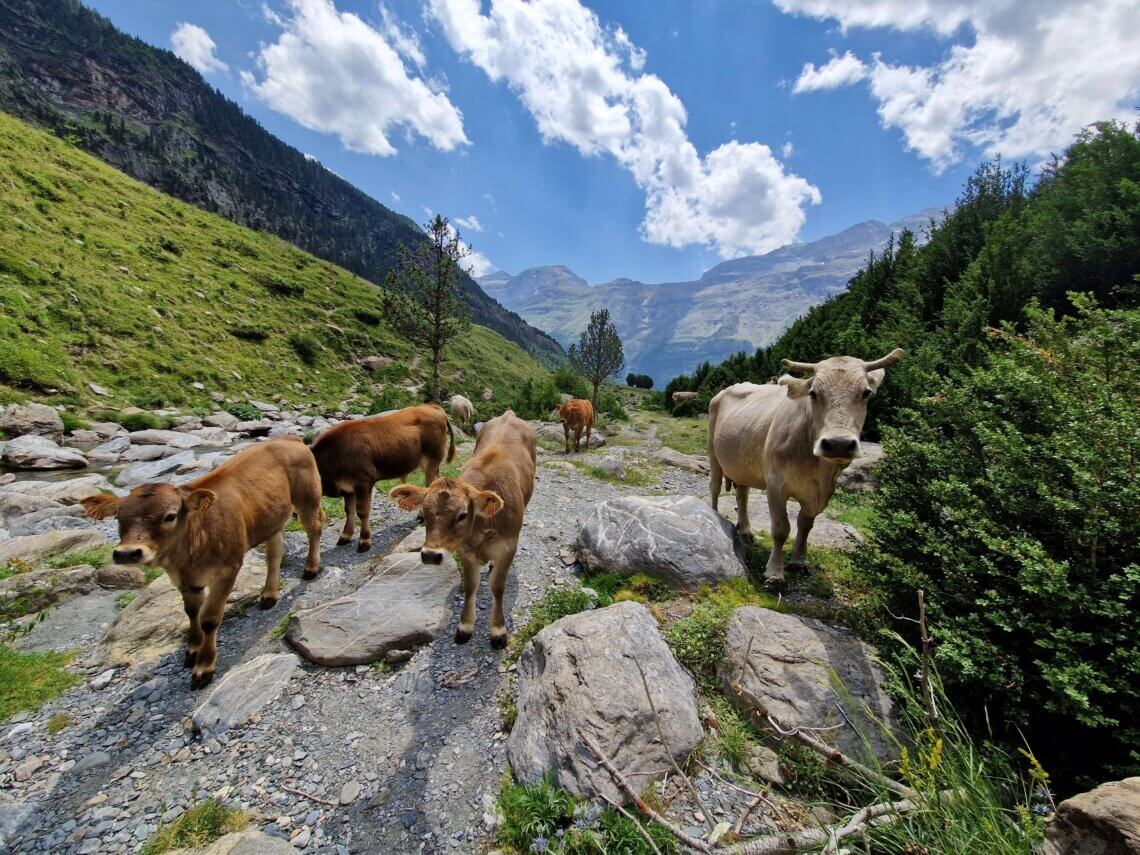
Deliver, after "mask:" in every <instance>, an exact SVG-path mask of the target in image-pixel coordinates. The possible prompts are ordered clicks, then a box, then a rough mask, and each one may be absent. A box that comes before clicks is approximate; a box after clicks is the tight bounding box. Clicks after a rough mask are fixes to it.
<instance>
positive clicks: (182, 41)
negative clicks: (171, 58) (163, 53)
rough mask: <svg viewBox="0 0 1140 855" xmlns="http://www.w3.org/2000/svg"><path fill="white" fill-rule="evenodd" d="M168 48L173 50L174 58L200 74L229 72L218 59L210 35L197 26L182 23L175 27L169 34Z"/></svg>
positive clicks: (227, 67)
mask: <svg viewBox="0 0 1140 855" xmlns="http://www.w3.org/2000/svg"><path fill="white" fill-rule="evenodd" d="M170 46H171V47H172V48H173V49H174V55H175V56H177V57H178V58H179V59H181V60H183V61H184V62H186V63H188V64H189V65H191V66H193V68H194V69H195V70H196V71H198V72H199V73H200V74H209V73H210V72H211V71H228V70H229V66H228V65H226V64H225V63H224V62H222V61H221V60H220V59H218V54H217V48H218V46H217V45H216V44H214V40H213V39H212V38H210V34H209V33H207V32H206V31H205V30H203V29H202V28H201V27H199V26H198V25H197V24H189V23H187V22H186V21H183V22H182V23H180V24H179V25H178V26H177V27H175V28H174V32H172V33H171V34H170Z"/></svg>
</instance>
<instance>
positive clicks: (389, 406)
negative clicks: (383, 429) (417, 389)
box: [367, 386, 418, 415]
mask: <svg viewBox="0 0 1140 855" xmlns="http://www.w3.org/2000/svg"><path fill="white" fill-rule="evenodd" d="M416 403H418V402H417V401H416V396H415V395H413V394H412V393H411V392H409V391H408V390H407V389H405V388H404V387H403V386H385V387H384V388H383V389H382V390H380V393H379V394H377V395H373V396H372V397H371V398H370V399H369V403H368V407H367V409H368V413H367V415H375V414H376V413H383V412H386V411H387V410H402V409H404V407H411V406H413V405H415V404H416Z"/></svg>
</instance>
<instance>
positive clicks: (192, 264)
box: [0, 113, 545, 408]
mask: <svg viewBox="0 0 1140 855" xmlns="http://www.w3.org/2000/svg"><path fill="white" fill-rule="evenodd" d="M380 313H381V309H380V293H379V290H378V289H377V288H376V286H374V285H373V284H371V283H369V282H367V281H365V280H363V279H361V278H359V277H358V276H355V275H353V274H351V273H348V272H346V271H344V270H342V269H340V268H338V267H335V266H334V265H332V264H329V263H328V262H325V261H322V260H320V259H317V258H314V257H313V256H311V255H309V254H307V253H305V252H302V251H301V250H299V249H297V248H296V247H294V246H292V245H291V244H288V243H285V242H284V241H282V240H280V239H278V238H276V237H273V236H271V235H268V234H265V233H262V232H255V231H251V230H249V229H245V228H242V227H240V226H237V225H234V224H233V223H231V222H229V221H228V220H224V219H222V218H220V217H217V216H215V215H213V214H208V213H205V212H203V211H201V210H199V209H198V208H195V207H193V206H191V205H188V204H185V203H183V202H179V201H177V200H175V199H172V198H170V197H168V196H164V195H162V194H161V193H159V192H157V191H155V190H152V189H151V188H149V187H147V186H145V185H143V184H140V183H138V182H136V181H134V180H132V179H130V178H128V177H127V176H125V175H123V174H122V173H120V172H118V171H116V170H114V169H112V168H110V167H109V166H106V165H105V164H103V163H102V162H100V161H98V160H96V159H95V158H93V157H91V156H89V155H87V154H85V153H83V152H82V151H80V150H78V149H77V148H75V147H73V146H71V145H69V144H68V143H66V142H63V141H61V140H59V139H57V138H55V137H53V136H51V135H49V134H47V133H44V132H42V131H38V130H35V129H33V128H31V127H29V126H28V125H25V124H24V123H22V122H21V121H19V120H18V119H15V118H13V117H11V116H9V115H7V114H4V113H0V399H3V398H18V397H20V396H22V395H27V394H37V393H42V392H43V391H44V390H46V389H50V388H54V389H58V390H60V393H62V394H63V395H64V396H66V397H71V398H74V399H76V402H77V403H78V402H83V401H86V402H88V403H91V402H93V401H94V400H95V398H94V396H93V395H92V394H91V392H90V391H89V389H88V387H87V383H88V382H95V383H97V384H100V385H102V386H105V387H107V388H108V389H109V390H110V391H111V396H110V398H109V399H105V400H106V401H107V402H108V403H112V404H116V405H135V406H141V407H147V408H154V407H160V406H170V405H183V406H187V405H189V406H193V405H203V406H204V405H207V404H209V403H210V401H209V395H210V393H211V392H214V391H217V392H222V393H224V394H226V395H229V396H232V397H236V398H241V397H244V396H245V395H247V394H248V395H249V396H251V397H261V398H265V397H267V396H270V395H273V394H275V393H281V394H284V395H285V396H286V397H287V398H288V399H289V400H290V401H291V402H293V403H295V404H302V403H326V404H329V403H335V402H337V401H340V400H343V399H344V398H345V397H346V396H347V395H349V394H350V393H351V392H352V391H353V390H354V389H355V390H358V391H359V392H361V393H364V394H374V393H375V392H376V391H378V390H375V389H373V388H372V383H373V382H376V383H381V384H386V385H388V386H392V385H393V384H398V383H399V384H402V383H405V382H406V381H409V380H415V379H417V378H418V372H417V370H416V369H414V368H412V365H413V364H414V362H415V360H414V358H413V357H414V353H413V350H412V348H411V347H410V346H409V345H408V344H407V342H405V341H402V340H400V339H398V338H397V337H396V336H395V335H394V333H392V332H391V331H390V330H389V329H388V328H387V327H386V326H385V325H384V323H383V321H382V319H381V317H380ZM369 354H381V355H387V356H392V357H394V358H395V362H394V363H393V365H392V366H390V367H389V368H388V369H386V370H385V371H384V372H382V374H381V375H378V376H368V375H366V374H365V373H364V372H363V371H362V370H361V369H360V368H359V367H358V366H357V364H356V361H357V360H358V359H359V358H361V357H363V356H367V355H369ZM544 373H545V372H544V371H543V369H542V368H541V367H540V366H539V365H538V364H537V363H536V362H535V361H534V360H533V359H532V358H531V357H530V356H529V355H527V354H526V353H524V352H523V350H522V349H521V348H519V347H518V346H517V345H515V344H512V343H511V342H508V341H506V340H505V339H503V338H502V337H501V336H499V335H498V334H496V333H494V332H492V331H491V330H488V329H486V328H484V327H479V326H474V327H472V332H471V334H470V336H469V337H468V338H467V339H466V340H464V341H463V342H462V343H461V344H460V345H458V346H456V347H455V348H454V349H453V350H452V352H451V354H450V356H449V359H448V363H447V365H446V366H445V371H444V377H445V382H446V384H447V386H448V389H449V391H465V392H468V393H474V392H478V390H480V389H481V388H482V387H483V386H484V385H487V386H490V387H491V388H492V389H494V390H495V391H496V398H497V399H499V400H502V399H504V398H507V397H509V392H510V391H511V390H513V389H514V388H516V387H517V386H519V385H520V384H521V383H523V382H525V381H526V380H527V379H529V378H533V377H537V376H539V375H542V374H544ZM194 383H201V384H202V386H203V387H204V388H202V389H196V388H194V386H193V385H192V384H194ZM295 384H300V387H297V386H296V385H295ZM101 400H103V399H101Z"/></svg>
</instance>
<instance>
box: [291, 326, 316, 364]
mask: <svg viewBox="0 0 1140 855" xmlns="http://www.w3.org/2000/svg"><path fill="white" fill-rule="evenodd" d="M289 346H290V347H291V348H293V352H294V353H296V354H297V356H298V358H299V359H300V360H301V361H302V362H303V363H305V364H306V365H309V366H312V365H316V364H317V355H318V354H319V353H320V352H321V343H320V342H319V341H317V340H316V339H315V338H314V337H313V336H311V335H308V334H306V333H293V334H292V335H290V336H289Z"/></svg>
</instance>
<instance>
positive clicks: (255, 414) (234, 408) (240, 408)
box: [226, 401, 261, 422]
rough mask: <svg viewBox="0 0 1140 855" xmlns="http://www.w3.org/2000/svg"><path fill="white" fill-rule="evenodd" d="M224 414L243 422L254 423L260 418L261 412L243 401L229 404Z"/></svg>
mask: <svg viewBox="0 0 1140 855" xmlns="http://www.w3.org/2000/svg"><path fill="white" fill-rule="evenodd" d="M226 412H228V413H229V414H230V415H231V416H234V417H235V418H237V419H239V420H240V421H243V422H255V421H257V420H258V419H260V418H261V410H259V409H258V408H257V407H255V406H254V405H253V404H247V403H246V402H245V401H239V402H238V403H236V404H230V405H229V406H228V407H226Z"/></svg>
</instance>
